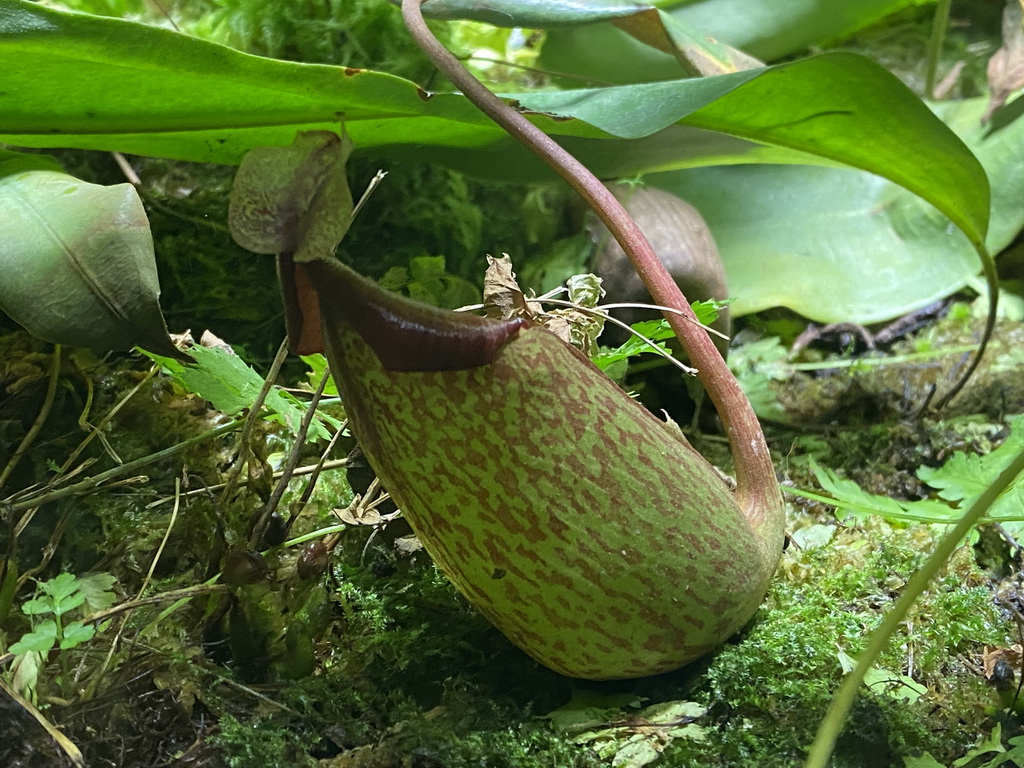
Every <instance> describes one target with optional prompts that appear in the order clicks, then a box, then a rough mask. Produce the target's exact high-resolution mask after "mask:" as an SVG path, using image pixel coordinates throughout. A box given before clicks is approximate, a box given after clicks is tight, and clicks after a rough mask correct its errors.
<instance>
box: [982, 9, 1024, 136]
mask: <svg viewBox="0 0 1024 768" xmlns="http://www.w3.org/2000/svg"><path fill="white" fill-rule="evenodd" d="M988 85H989V89H990V90H991V95H990V96H989V101H988V107H987V108H986V109H985V114H984V115H982V118H981V122H982V123H983V124H984V123H987V122H988V121H989V120H990V119H991V118H992V115H993V114H995V111H996V110H997V109H999V108H1000V107H1002V106H1003V105H1004V104H1005V103H1006V100H1007V99H1008V98H1009V97H1010V94H1012V93H1013V92H1014V91H1018V90H1020V89H1021V88H1024V0H1010V1H1009V2H1008V3H1007V4H1006V10H1005V11H1003V45H1002V47H1001V48H1000V49H999V50H998V51H996V52H995V53H994V54H993V55H992V58H991V59H989V60H988Z"/></svg>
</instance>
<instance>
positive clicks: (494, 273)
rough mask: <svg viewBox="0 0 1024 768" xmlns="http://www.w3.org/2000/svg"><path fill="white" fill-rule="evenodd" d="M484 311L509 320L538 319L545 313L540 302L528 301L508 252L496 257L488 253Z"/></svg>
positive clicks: (490, 315) (489, 315)
mask: <svg viewBox="0 0 1024 768" xmlns="http://www.w3.org/2000/svg"><path fill="white" fill-rule="evenodd" d="M484 313H485V314H486V315H487V316H488V317H494V318H497V319H500V320H508V319H509V318H513V317H525V318H528V319H530V320H536V319H537V318H538V316H539V315H541V314H543V309H542V308H541V306H540V304H538V303H537V302H535V301H532V302H531V301H527V300H526V296H525V295H524V294H523V290H522V289H521V288H520V287H519V283H518V282H516V273H515V272H513V271H512V259H511V258H510V257H509V255H508V254H507V253H503V254H501V257H500V258H495V257H494V256H491V255H489V254H488V256H487V271H486V272H485V273H484Z"/></svg>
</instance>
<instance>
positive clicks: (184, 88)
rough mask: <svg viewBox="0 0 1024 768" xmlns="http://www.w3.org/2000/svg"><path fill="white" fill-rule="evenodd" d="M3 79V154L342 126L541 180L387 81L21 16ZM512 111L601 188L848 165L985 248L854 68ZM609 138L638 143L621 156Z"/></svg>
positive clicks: (928, 135)
mask: <svg viewBox="0 0 1024 768" xmlns="http://www.w3.org/2000/svg"><path fill="white" fill-rule="evenodd" d="M0 71H3V72H4V73H5V75H4V88H3V95H0V116H2V117H0V141H6V142H9V143H12V144H22V145H25V146H69V147H83V148H92V149H119V150H122V151H129V152H136V153H140V154H151V155H162V156H169V157H176V158H182V159H189V160H197V161H215V162H228V163H237V162H238V161H239V160H240V159H241V157H242V155H243V154H244V153H245V152H246V151H247V150H248V149H251V148H253V147H256V146H285V145H288V144H290V143H291V142H292V140H293V139H294V137H295V133H296V131H298V130H311V129H312V130H316V129H319V130H337V129H338V121H339V120H340V119H341V118H342V116H343V117H344V119H345V126H346V130H347V131H348V132H349V134H350V135H351V137H352V139H353V141H354V143H355V145H356V147H357V151H361V152H364V153H369V154H373V155H375V156H377V157H381V158H389V159H393V160H406V161H407V160H410V159H416V160H420V161H424V162H447V163H449V164H451V165H453V166H457V167H460V168H462V169H463V170H469V171H471V172H475V173H478V174H491V175H499V176H502V177H504V178H507V179H508V180H530V179H537V178H546V177H547V172H546V171H545V170H542V166H541V164H540V162H539V161H537V160H535V159H534V158H533V157H532V156H531V155H530V154H529V153H527V152H526V151H525V150H523V149H522V148H519V147H518V146H517V145H516V144H515V143H514V142H513V141H512V140H511V139H509V138H508V137H506V136H505V135H504V134H503V133H502V132H501V131H499V130H498V129H497V128H496V127H494V126H493V125H491V124H490V123H489V122H488V121H487V120H486V118H484V117H483V116H482V115H481V114H479V113H478V112H477V111H476V109H475V108H473V107H472V105H470V104H469V103H468V102H467V101H466V100H465V99H464V98H463V97H462V96H460V95H457V94H441V95H435V96H433V97H431V98H427V97H426V95H425V94H424V93H423V91H421V90H420V89H419V88H418V87H417V86H416V85H415V84H413V83H410V82H408V81H405V80H402V79H400V78H396V77H391V76H389V75H384V74H380V73H375V72H368V71H362V70H346V69H339V68H334V67H327V66H314V65H305V64H295V63H291V62H283V61H273V60H268V59H260V58H258V57H254V56H247V55H245V54H241V53H238V52H237V51H233V50H230V49H227V48H224V47H222V46H218V45H215V44H212V43H206V42H203V41H199V40H196V39H193V38H189V37H186V36H184V35H179V34H175V33H173V32H169V31H167V30H163V29H156V28H150V27H145V26H142V25H138V24H133V23H130V22H125V21H119V20H113V19H103V18H97V17H89V16H81V15H76V14H62V13H59V12H55V11H51V10H48V9H45V8H42V7H40V6H38V5H35V4H33V3H28V2H23V1H22V0H0ZM68 82H74V83H75V86H76V87H75V88H73V89H69V88H68V87H67V83H68ZM510 98H515V99H517V100H519V101H520V103H522V104H524V105H525V106H527V107H528V108H532V109H534V110H540V111H544V112H552V113H554V114H555V115H557V118H556V117H550V116H547V115H535V116H533V119H534V120H535V122H536V123H537V124H538V125H539V126H540V127H541V128H542V129H543V130H545V131H548V132H550V133H551V134H553V135H557V136H559V137H560V138H561V139H562V140H563V141H564V142H565V143H566V145H567V146H568V147H569V149H570V150H571V151H574V152H576V153H577V154H578V155H579V156H580V158H581V160H583V162H585V163H588V164H590V165H592V166H593V167H594V169H595V170H596V171H597V172H598V173H600V174H602V175H611V174H615V175H626V174H630V173H636V172H637V171H641V170H655V169H660V170H665V169H669V168H680V167H689V166H694V165H707V164H712V163H724V162H729V163H735V162H797V161H800V162H812V163H822V162H824V163H826V164H837V163H840V164H848V165H852V166H854V167H858V168H863V169H866V170H870V171H873V172H878V173H884V174H885V175H886V176H887V177H888V178H891V179H893V180H894V181H896V182H897V183H899V184H901V185H905V186H907V187H908V188H909V189H910V190H912V191H914V192H915V193H918V194H921V195H922V196H924V197H925V198H926V199H928V200H929V201H930V202H932V203H933V204H934V205H935V206H936V207H938V208H939V209H940V210H942V211H943V212H944V213H945V214H946V215H948V216H949V217H950V218H951V219H953V220H954V221H955V222H957V224H958V225H960V226H962V227H964V229H965V231H966V232H967V234H968V236H969V237H970V239H971V240H972V241H976V242H980V241H981V240H983V237H984V232H985V229H986V218H987V214H988V202H987V200H988V190H987V183H986V180H985V176H984V172H983V171H982V169H981V166H980V165H979V164H978V163H977V161H976V160H975V159H974V158H973V156H972V155H971V154H970V152H969V151H968V150H967V149H966V148H965V147H964V146H963V145H962V144H961V143H960V142H959V141H958V140H957V139H956V137H955V136H954V135H953V134H952V133H950V132H949V131H948V130H947V129H946V128H945V127H944V126H942V125H941V123H940V122H939V121H938V120H936V119H935V118H934V116H933V115H931V114H930V113H929V112H928V110H927V109H926V108H925V107H924V105H923V104H921V102H920V101H919V100H918V99H917V98H916V97H915V96H914V95H913V94H912V93H911V92H910V91H909V90H908V89H906V88H905V87H904V86H903V85H902V84H901V83H900V82H899V81H898V80H897V79H896V78H895V77H893V76H892V75H891V74H889V73H888V72H886V71H885V70H884V69H882V68H881V67H879V66H877V65H875V64H873V63H871V62H870V61H868V60H867V59H863V58H861V57H858V56H855V55H852V54H843V53H836V54H828V55H823V56H818V57H814V58H811V59H806V60H804V61H800V62H794V63H791V64H786V65H782V66H779V67H772V68H769V69H765V70H755V71H747V72H739V73H735V74H731V75H722V76H718V77H713V78H701V79H695V80H680V81H674V82H668V83H655V84H647V85H645V86H625V87H620V88H607V89H584V90H581V91H571V92H559V93H544V94H539V93H531V94H518V95H517V94H512V95H510ZM565 118H575V119H565ZM723 133H724V134H728V135H726V136H722V135H720V134H723ZM609 136H616V137H618V138H620V139H629V141H619V142H616V143H614V144H610V143H609V141H608V138H609ZM763 145H768V146H763Z"/></svg>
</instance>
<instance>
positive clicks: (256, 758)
mask: <svg viewBox="0 0 1024 768" xmlns="http://www.w3.org/2000/svg"><path fill="white" fill-rule="evenodd" d="M210 741H211V742H212V743H213V744H214V745H215V746H217V747H219V748H220V750H221V752H222V754H223V757H224V761H225V762H226V763H227V765H228V766H229V768H250V766H254V765H259V766H263V768H302V767H303V766H311V765H313V760H312V758H310V757H309V756H308V755H307V754H306V751H305V749H304V745H303V743H302V741H303V740H302V738H301V737H300V735H299V734H296V733H294V732H292V731H290V730H288V729H287V728H284V727H280V726H275V725H274V724H273V723H272V722H269V721H268V720H266V719H262V718H258V719H254V720H251V721H249V722H241V721H239V720H237V719H236V718H234V717H233V716H231V715H223V716H222V717H221V718H220V720H219V721H218V729H217V733H215V734H214V735H213V736H211V737H210Z"/></svg>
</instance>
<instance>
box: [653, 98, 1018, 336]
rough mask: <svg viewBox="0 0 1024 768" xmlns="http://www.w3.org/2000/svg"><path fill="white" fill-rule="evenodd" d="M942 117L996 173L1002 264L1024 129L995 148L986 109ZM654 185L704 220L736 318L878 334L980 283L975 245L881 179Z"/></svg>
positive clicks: (990, 241) (708, 173)
mask: <svg viewBox="0 0 1024 768" xmlns="http://www.w3.org/2000/svg"><path fill="white" fill-rule="evenodd" d="M936 109H937V112H938V114H939V115H940V117H942V118H943V119H944V120H945V121H946V122H948V123H949V125H950V127H951V128H952V129H953V130H955V131H956V132H957V133H958V134H959V135H960V136H961V137H962V139H963V140H964V141H965V142H966V143H967V145H968V146H969V147H970V148H971V149H972V150H973V151H974V153H975V155H976V156H977V157H978V159H979V160H980V161H981V163H982V165H983V166H984V168H985V169H986V171H987V172H988V177H989V178H990V179H991V183H992V207H991V228H990V230H989V232H988V238H987V246H988V250H989V252H991V253H998V252H999V251H1000V250H1002V249H1003V248H1005V247H1006V246H1007V245H1008V244H1009V243H1010V242H1011V241H1012V240H1013V238H1014V237H1015V236H1016V234H1017V233H1018V232H1019V231H1020V230H1021V228H1022V227H1024V206H1021V204H1020V201H1021V200H1022V199H1024V123H1017V124H1014V125H1011V126H1008V127H1007V128H1006V129H1005V130H1003V131H1000V132H997V133H994V134H992V135H990V136H987V137H986V136H985V133H986V131H985V129H984V128H983V127H982V126H981V124H980V117H981V114H982V112H983V111H984V109H985V100H984V99H972V100H970V101H966V102H951V103H945V104H940V105H938V106H937V107H936ZM647 180H648V182H649V183H651V184H652V185H654V186H658V187H661V188H663V189H666V190H668V191H670V192H673V193H674V194H676V195H679V196H680V197H682V198H684V199H686V200H688V201H689V202H691V203H692V204H693V205H694V206H696V207H697V208H698V209H699V210H700V212H701V214H702V215H703V216H704V219H705V221H707V223H708V226H709V227H710V228H711V231H712V233H713V234H714V236H715V242H716V244H717V245H718V250H719V253H720V254H721V256H722V259H723V261H724V262H725V268H726V273H727V275H728V279H729V291H730V295H731V296H732V297H733V298H734V302H733V303H732V304H731V305H730V309H731V310H732V312H733V313H734V315H743V314H748V313H751V312H760V311H762V310H764V309H767V308H769V307H776V306H785V307H789V308H791V309H793V310H795V311H796V312H799V313H800V314H801V315H804V316H805V317H809V318H811V319H812V320H816V321H818V322H840V321H844V322H857V323H872V322H878V321H882V320H887V319H890V318H892V317H896V316H898V315H901V314H904V313H906V312H910V311H913V310H915V309H918V308H920V307H923V306H925V305H927V304H929V303H930V302H932V301H935V300H937V299H940V298H943V297H945V296H948V295H950V294H951V293H953V292H955V291H957V290H959V289H960V288H962V287H963V286H964V285H965V284H966V283H967V281H968V280H969V279H970V278H971V277H972V276H973V275H975V274H977V272H978V258H977V255H976V253H975V252H974V249H973V248H972V246H971V244H970V243H969V242H968V240H967V238H965V237H964V236H962V235H961V234H960V233H959V232H956V231H954V230H951V229H950V227H949V222H948V221H947V220H946V219H945V218H944V217H942V216H939V215H938V214H937V212H936V211H935V210H934V209H933V208H932V207H931V206H929V205H927V204H926V203H924V202H923V201H922V200H921V199H920V198H917V197H915V196H913V195H911V194H909V193H908V192H906V191H905V190H903V189H901V188H899V187H897V186H896V185H894V184H891V183H889V182H887V181H884V180H883V179H881V178H879V177H877V176H872V175H868V174H865V173H858V172H856V171H851V170H849V169H834V168H810V167H799V166H752V165H751V166H737V167H728V168H725V167H723V168H707V169H695V170H689V171H680V172H673V173H666V174H655V175H651V176H649V177H647Z"/></svg>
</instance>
